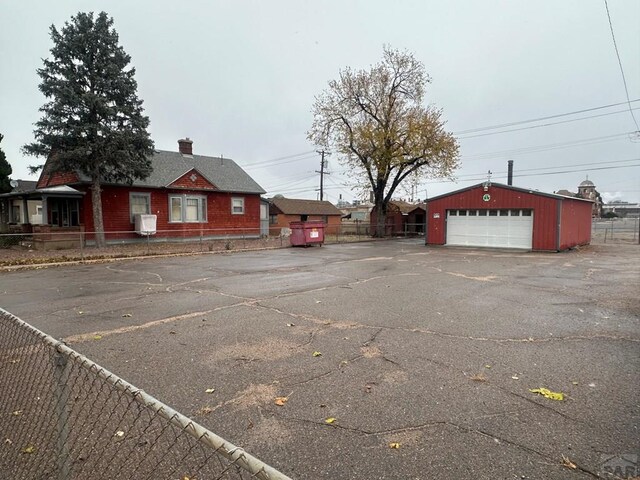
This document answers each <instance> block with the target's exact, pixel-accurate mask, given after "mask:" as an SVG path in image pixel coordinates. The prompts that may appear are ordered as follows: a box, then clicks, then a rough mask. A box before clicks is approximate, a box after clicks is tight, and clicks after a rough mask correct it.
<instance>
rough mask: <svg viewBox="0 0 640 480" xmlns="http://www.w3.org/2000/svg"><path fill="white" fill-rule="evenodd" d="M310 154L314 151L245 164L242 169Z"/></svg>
mask: <svg viewBox="0 0 640 480" xmlns="http://www.w3.org/2000/svg"><path fill="white" fill-rule="evenodd" d="M310 153H314V150H309V151H308V152H300V153H294V154H293V155H286V156H284V157H276V158H272V159H270V160H260V161H258V162H253V163H247V164H245V165H243V166H242V168H245V167H253V166H256V165H263V164H267V163H272V162H277V161H279V160H288V159H290V158H295V157H301V156H303V155H309V154H310Z"/></svg>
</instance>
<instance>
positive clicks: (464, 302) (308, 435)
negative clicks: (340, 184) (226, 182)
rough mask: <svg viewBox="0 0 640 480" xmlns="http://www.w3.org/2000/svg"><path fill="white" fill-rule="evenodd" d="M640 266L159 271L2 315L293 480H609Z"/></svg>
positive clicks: (395, 254)
mask: <svg viewBox="0 0 640 480" xmlns="http://www.w3.org/2000/svg"><path fill="white" fill-rule="evenodd" d="M638 253H639V250H638V247H637V246H634V245H629V246H624V245H617V246H592V247H589V248H586V249H583V250H579V251H572V252H566V253H560V254H547V253H544V254H543V253H517V252H507V251H490V250H473V249H445V248H427V247H425V246H424V245H423V244H422V243H421V242H420V241H419V240H399V241H388V242H375V243H373V242H372V243H358V244H344V245H328V246H323V247H322V248H318V247H315V248H309V249H282V250H268V251H260V252H247V253H235V254H215V255H212V254H204V255H196V256H192V257H172V258H155V259H154V258H151V259H144V260H127V261H118V262H114V263H107V264H95V265H76V266H62V267H56V268H50V269H42V270H27V271H16V272H10V273H2V274H0V305H1V306H2V307H3V308H5V309H7V310H8V311H10V312H12V313H14V314H15V315H17V316H19V317H20V318H22V319H23V320H25V321H26V322H29V323H31V324H32V325H34V326H36V327H38V328H40V329H42V330H44V331H45V332H47V333H49V334H51V335H53V336H55V337H58V338H64V339H65V341H66V342H67V343H69V344H70V346H72V347H73V348H75V349H76V350H78V351H80V352H81V353H83V354H85V355H87V356H89V357H90V358H92V359H93V360H94V361H96V362H98V363H99V364H101V365H103V366H104V367H106V368H108V369H109V370H111V371H113V372H114V373H116V374H118V375H120V376H121V377H123V378H124V379H126V380H127V381H130V382H132V383H133V384H135V385H137V386H138V387H140V388H143V389H144V390H146V391H147V392H149V393H151V394H152V395H154V396H156V397H157V398H159V399H160V400H162V401H164V402H165V403H167V404H169V405H170V406H172V407H174V408H176V409H177V410H179V411H181V412H182V413H184V414H186V415H189V416H192V417H193V418H195V419H196V420H197V421H198V422H200V423H202V424H203V425H205V426H206V427H208V428H210V429H211V430H212V431H214V432H215V433H217V434H218V435H221V436H222V437H224V438H227V439H228V440H230V441H232V442H234V443H235V444H236V445H240V446H242V447H243V448H245V449H246V450H247V451H249V452H250V453H252V454H253V455H255V456H257V457H258V458H260V459H261V460H263V461H265V462H266V463H268V464H270V465H272V466H273V467H275V468H277V469H279V470H281V471H282V472H283V473H285V474H287V475H289V476H291V477H292V478H295V479H314V478H329V479H356V478H358V479H359V478H362V479H365V478H367V479H368V478H380V479H397V478H403V479H430V478H438V479H460V478H490V479H497V478H500V479H511V478H518V479H542V478H545V479H564V478H576V479H578V478H596V477H597V476H598V474H599V473H600V464H601V461H602V458H605V457H606V456H607V455H609V456H611V455H622V454H637V453H638V450H639V446H640V442H639V440H640V435H639V432H638V428H639V425H640V395H639V393H638V391H639V390H638V386H639V385H638V378H639V377H638V372H639V367H640V328H639V316H640V298H639V297H640V296H639V295H638V294H639V293H640V288H639V287H640V262H638ZM129 314H130V315H131V316H128V315H129ZM123 315H125V316H123ZM96 334H99V335H100V336H101V339H100V340H96V339H95V335H96ZM313 352H321V353H322V355H321V356H317V357H314V356H313ZM539 387H546V388H549V389H551V390H554V391H561V392H564V393H565V395H566V400H565V401H563V402H556V401H552V400H548V399H546V398H544V397H541V396H537V395H534V394H532V393H531V392H529V389H531V388H539ZM207 388H215V392H214V393H213V394H206V393H205V390H206V389H207ZM277 396H286V397H288V402H287V403H286V405H284V406H277V405H275V404H274V399H275V397H277ZM328 417H334V418H336V421H335V422H334V423H333V424H331V425H328V424H326V423H325V419H326V418H328ZM391 442H397V443H400V448H398V449H391V448H389V443H391ZM563 456H564V457H567V458H568V459H570V461H571V462H573V463H574V464H575V465H576V466H577V468H575V469H571V468H567V467H565V466H563V465H562V461H563Z"/></svg>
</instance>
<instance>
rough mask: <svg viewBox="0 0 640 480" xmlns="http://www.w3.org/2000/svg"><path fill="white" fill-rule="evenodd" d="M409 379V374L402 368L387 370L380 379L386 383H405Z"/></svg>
mask: <svg viewBox="0 0 640 480" xmlns="http://www.w3.org/2000/svg"><path fill="white" fill-rule="evenodd" d="M408 380H409V375H407V372H405V371H404V370H394V371H392V372H387V373H385V374H384V375H383V376H382V381H383V382H386V383H392V384H396V383H406V382H407V381H408Z"/></svg>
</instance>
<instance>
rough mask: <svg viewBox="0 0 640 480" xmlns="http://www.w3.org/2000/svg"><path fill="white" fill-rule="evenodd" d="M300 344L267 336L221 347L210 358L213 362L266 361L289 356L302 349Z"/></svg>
mask: <svg viewBox="0 0 640 480" xmlns="http://www.w3.org/2000/svg"><path fill="white" fill-rule="evenodd" d="M300 348H301V347H300V344H298V343H295V342H292V341H289V340H284V339H282V338H277V337H267V338H265V339H263V340H260V342H255V343H237V344H235V345H227V346H223V347H220V348H218V349H217V350H216V352H215V353H213V354H212V355H211V356H210V357H209V358H210V361H211V362H219V361H221V360H228V359H234V360H239V361H255V360H259V361H265V360H281V359H283V358H289V357H290V356H292V355H294V354H295V353H296V352H298V351H299V350H300Z"/></svg>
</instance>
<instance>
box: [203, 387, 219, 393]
mask: <svg viewBox="0 0 640 480" xmlns="http://www.w3.org/2000/svg"><path fill="white" fill-rule="evenodd" d="M215 391H216V389H215V388H207V389H206V390H205V391H204V393H213V392H215Z"/></svg>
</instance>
